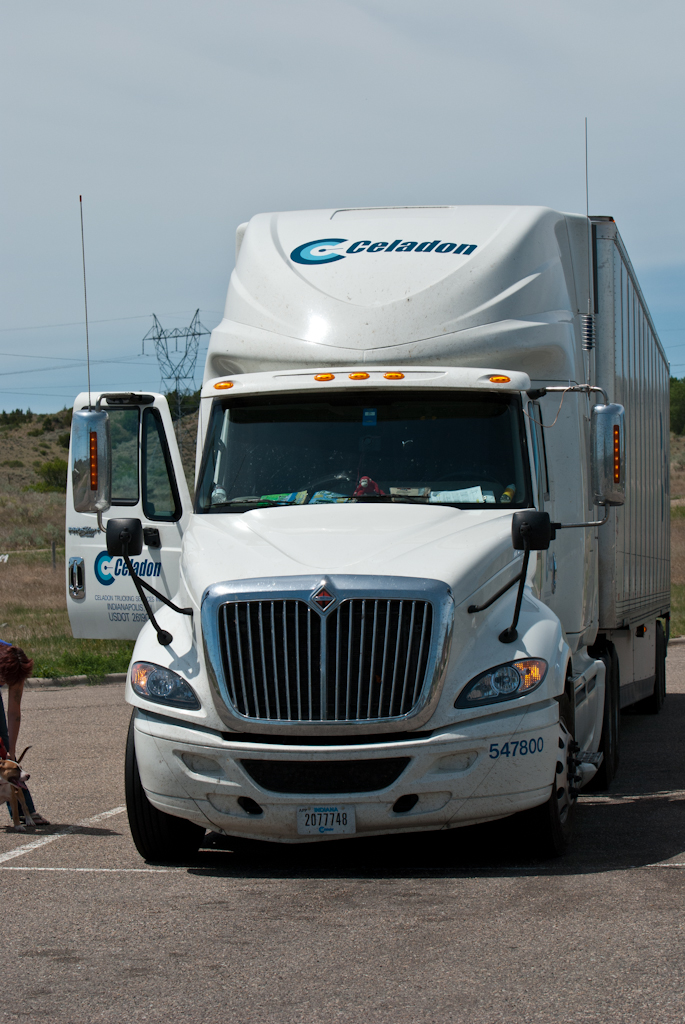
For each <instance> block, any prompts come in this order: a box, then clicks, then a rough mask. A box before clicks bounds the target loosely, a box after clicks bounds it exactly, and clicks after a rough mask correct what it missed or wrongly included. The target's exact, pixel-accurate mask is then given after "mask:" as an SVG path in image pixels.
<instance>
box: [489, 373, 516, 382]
mask: <svg viewBox="0 0 685 1024" xmlns="http://www.w3.org/2000/svg"><path fill="white" fill-rule="evenodd" d="M489 380H490V383H491V384H510V383H511V377H505V376H504V374H503V373H495V374H493V375H492V377H490V378H489Z"/></svg>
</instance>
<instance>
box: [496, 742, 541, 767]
mask: <svg viewBox="0 0 685 1024" xmlns="http://www.w3.org/2000/svg"><path fill="white" fill-rule="evenodd" d="M542 747H543V742H542V736H538V738H537V739H532V740H512V741H511V742H510V743H503V744H502V746H501V747H500V745H499V743H491V744H490V757H491V758H492V759H493V761H494V760H495V759H496V758H498V757H515V756H516V754H517V753H519V754H539V753H541V751H542ZM510 748H511V749H510Z"/></svg>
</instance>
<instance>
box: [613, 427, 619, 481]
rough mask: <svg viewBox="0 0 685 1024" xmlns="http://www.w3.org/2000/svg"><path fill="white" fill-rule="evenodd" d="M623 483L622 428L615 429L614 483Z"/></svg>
mask: <svg viewBox="0 0 685 1024" xmlns="http://www.w3.org/2000/svg"><path fill="white" fill-rule="evenodd" d="M620 482H621V428H620V427H619V426H618V425H617V426H615V427H614V483H615V484H620Z"/></svg>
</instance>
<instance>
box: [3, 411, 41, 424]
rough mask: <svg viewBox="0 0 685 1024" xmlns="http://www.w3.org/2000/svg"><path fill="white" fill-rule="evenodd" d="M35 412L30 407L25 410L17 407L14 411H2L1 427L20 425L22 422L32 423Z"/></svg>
mask: <svg viewBox="0 0 685 1024" xmlns="http://www.w3.org/2000/svg"><path fill="white" fill-rule="evenodd" d="M32 420H33V413H32V412H31V410H30V409H27V410H26V412H24V411H23V410H22V409H15V410H14V412H0V427H20V426H21V425H22V423H31V422H32Z"/></svg>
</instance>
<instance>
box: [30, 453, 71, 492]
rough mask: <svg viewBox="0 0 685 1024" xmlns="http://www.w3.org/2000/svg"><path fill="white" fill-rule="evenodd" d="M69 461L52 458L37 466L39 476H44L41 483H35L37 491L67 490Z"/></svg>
mask: <svg viewBox="0 0 685 1024" xmlns="http://www.w3.org/2000/svg"><path fill="white" fill-rule="evenodd" d="M67 468H68V467H67V463H66V461H65V459H51V460H50V462H43V463H42V464H41V465H39V466H37V467H36V472H37V473H38V476H40V477H42V480H41V482H40V483H39V484H35V485H34V487H33V490H36V491H66V489H67Z"/></svg>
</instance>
